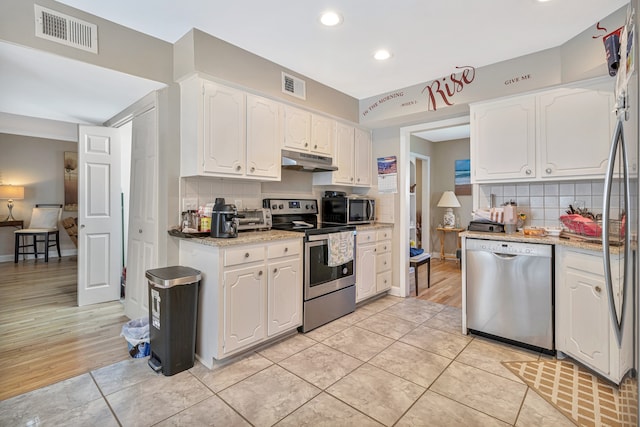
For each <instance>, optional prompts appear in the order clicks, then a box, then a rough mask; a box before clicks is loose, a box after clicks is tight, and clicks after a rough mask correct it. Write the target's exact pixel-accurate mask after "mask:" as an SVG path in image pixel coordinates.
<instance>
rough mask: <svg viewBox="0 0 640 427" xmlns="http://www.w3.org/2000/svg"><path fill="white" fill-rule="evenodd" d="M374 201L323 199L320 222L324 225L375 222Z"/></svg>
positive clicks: (366, 199)
mask: <svg viewBox="0 0 640 427" xmlns="http://www.w3.org/2000/svg"><path fill="white" fill-rule="evenodd" d="M375 215H376V201H375V200H374V199H371V198H366V197H358V196H348V197H344V196H343V197H323V198H322V222H323V223H324V224H368V223H370V222H373V221H374V220H375Z"/></svg>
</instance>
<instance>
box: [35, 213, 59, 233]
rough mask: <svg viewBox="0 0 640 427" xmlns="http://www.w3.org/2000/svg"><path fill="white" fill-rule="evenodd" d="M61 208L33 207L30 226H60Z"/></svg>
mask: <svg viewBox="0 0 640 427" xmlns="http://www.w3.org/2000/svg"><path fill="white" fill-rule="evenodd" d="M59 215H60V208H33V212H32V214H31V224H29V228H54V229H56V228H58V217H59Z"/></svg>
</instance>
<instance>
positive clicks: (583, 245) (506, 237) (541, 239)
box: [460, 231, 622, 253]
mask: <svg viewBox="0 0 640 427" xmlns="http://www.w3.org/2000/svg"><path fill="white" fill-rule="evenodd" d="M460 237H466V238H471V239H487V240H502V241H505V242H522V243H541V244H546V245H560V246H567V247H570V248H578V249H586V250H590V251H597V252H602V245H601V244H600V243H591V242H583V241H580V240H572V239H567V238H563V237H551V236H525V235H524V233H522V232H521V231H520V232H517V233H513V234H506V233H487V232H481V231H464V232H462V233H460ZM611 249H612V251H611V252H612V253H618V252H620V251H621V250H622V246H612V247H611Z"/></svg>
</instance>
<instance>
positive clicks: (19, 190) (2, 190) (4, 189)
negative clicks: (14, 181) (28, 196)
mask: <svg viewBox="0 0 640 427" xmlns="http://www.w3.org/2000/svg"><path fill="white" fill-rule="evenodd" d="M0 199H7V200H8V203H7V207H8V208H9V216H7V219H5V221H15V220H16V219H15V218H14V217H13V214H12V213H11V211H12V210H13V201H14V200H22V199H24V187H22V186H20V185H0Z"/></svg>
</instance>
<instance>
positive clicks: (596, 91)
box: [538, 84, 615, 179]
mask: <svg viewBox="0 0 640 427" xmlns="http://www.w3.org/2000/svg"><path fill="white" fill-rule="evenodd" d="M538 100H539V101H538V145H539V150H540V174H539V177H540V178H546V179H551V178H558V177H565V176H566V177H579V176H594V175H595V176H597V175H602V176H604V174H605V173H606V169H607V160H608V159H609V145H610V144H611V136H612V133H613V130H614V125H615V115H614V113H613V109H614V97H613V88H612V87H611V85H610V84H608V85H605V86H604V87H603V85H602V84H601V85H599V86H587V87H576V88H570V89H569V88H563V89H558V90H553V91H550V92H548V93H544V94H541V95H540V96H539V98H538Z"/></svg>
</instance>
